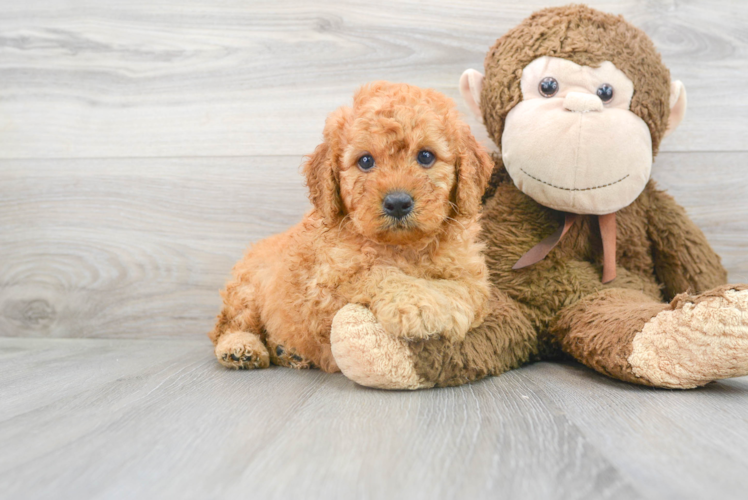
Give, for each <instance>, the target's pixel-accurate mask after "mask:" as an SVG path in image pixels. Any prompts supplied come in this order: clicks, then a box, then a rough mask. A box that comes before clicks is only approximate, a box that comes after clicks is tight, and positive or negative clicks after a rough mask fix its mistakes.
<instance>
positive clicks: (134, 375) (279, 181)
mask: <svg viewBox="0 0 748 500" xmlns="http://www.w3.org/2000/svg"><path fill="white" fill-rule="evenodd" d="M565 3H567V1H565V0H529V1H525V2H515V1H510V0H468V1H465V2H453V1H450V0H432V1H429V2H422V1H418V0H406V1H401V0H382V1H379V2H373V3H372V2H369V1H363V0H340V1H306V0H264V1H250V0H222V1H221V2H209V1H206V0H155V1H154V0H132V1H128V2H122V1H121V0H117V1H115V0H76V1H75V2H66V1H62V0H25V1H24V2H15V1H10V0H0V12H1V14H0V498H2V499H5V498H9V499H26V498H29V499H32V498H33V499H41V498H44V499H47V498H54V499H56V498H81V499H83V498H86V499H87V498H106V499H109V498H139V499H140V498H159V499H162V498H172V497H182V498H200V499H203V498H226V497H229V496H237V497H242V498H247V497H248V498H471V497H473V498H507V499H518V498H519V499H521V498H559V499H561V498H563V499H566V498H571V499H574V498H580V499H581V498H592V499H598V498H622V499H628V498H651V499H660V498H673V499H675V498H677V499H688V498H725V499H729V498H745V491H746V490H747V487H748V452H746V449H748V447H747V446H746V445H747V444H748V422H747V421H746V418H745V415H746V414H748V411H747V410H748V379H736V380H730V381H724V382H720V383H716V384H712V385H710V386H708V387H706V388H703V389H699V390H696V391H689V392H672V391H657V390H650V389H646V388H641V387H633V386H629V385H626V384H622V383H618V382H615V381H611V380H607V379H604V378H602V377H600V376H598V375H596V374H594V373H592V372H590V371H589V370H587V369H585V368H582V367H580V366H578V365H574V364H551V363H539V364H536V365H532V366H528V367H525V368H523V369H520V370H516V371H513V372H510V373H508V374H505V375H503V376H501V377H498V378H494V379H490V380H486V381H483V382H480V383H477V384H474V385H470V386H466V387H460V388H453V389H443V390H433V391H423V392H417V393H405V392H383V391H375V390H369V389H365V388H362V387H358V386H356V385H355V384H353V383H351V382H350V381H348V380H347V379H345V377H343V376H342V375H326V374H323V373H320V372H318V371H305V372H296V371H291V370H286V369H278V368H275V369H269V370H265V371H258V372H252V373H247V372H232V371H227V370H224V369H221V368H220V367H219V366H218V365H217V363H216V362H215V361H214V359H213V357H212V355H211V349H210V344H209V342H208V341H207V339H206V338H205V336H204V335H205V332H206V331H208V330H209V329H210V327H211V325H212V322H213V317H214V315H215V313H216V312H217V311H218V307H219V297H218V289H219V288H220V287H221V286H222V285H223V283H224V281H225V279H226V278H227V276H228V273H229V270H230V268H231V266H232V265H233V263H234V262H235V261H236V260H237V259H238V257H239V256H240V255H241V253H242V251H243V250H244V248H246V246H247V245H248V244H249V243H250V242H251V241H256V240H258V239H261V238H264V237H266V236H269V235H270V234H273V233H276V232H279V231H282V230H284V229H286V228H287V227H289V226H290V225H291V224H293V223H295V222H296V221H298V220H299V218H300V217H301V216H302V214H303V213H304V211H305V210H307V209H308V207H309V205H308V202H307V200H306V195H305V189H304V187H303V181H302V178H301V176H300V175H299V174H298V169H299V166H300V164H301V162H302V158H303V155H304V154H308V153H310V152H311V151H312V150H313V148H314V147H315V146H316V144H317V143H318V141H319V140H320V139H321V133H322V126H323V123H324V119H325V117H326V115H327V114H328V113H329V112H331V111H332V110H334V109H335V108H336V107H338V106H340V105H342V104H346V103H348V102H349V101H350V99H351V96H352V94H353V92H354V90H355V89H356V88H357V87H358V86H359V85H361V84H362V83H364V82H367V81H370V80H378V79H386V80H391V81H404V82H409V83H413V84H417V85H421V86H426V87H432V88H435V89H437V90H440V91H442V92H444V93H446V94H447V95H449V96H451V97H453V98H454V99H455V100H456V102H457V104H458V107H459V108H460V109H461V110H462V111H463V113H464V114H465V117H466V119H467V120H468V122H469V123H470V124H471V127H472V129H473V132H474V133H475V134H476V136H477V137H479V138H480V139H481V140H482V141H484V142H486V143H488V142H487V141H488V139H487V136H486V133H485V130H484V128H483V126H482V125H481V124H480V123H478V122H477V121H475V120H474V119H472V117H470V116H469V114H468V113H467V109H466V108H465V106H464V105H463V104H462V102H461V101H460V99H459V98H458V92H457V80H458V78H459V76H460V74H461V73H462V71H463V70H464V69H466V68H469V67H473V68H479V69H480V68H481V67H482V61H483V57H484V54H485V52H486V50H487V49H488V47H489V46H490V45H491V44H492V43H493V42H494V40H495V39H496V38H497V37H498V36H500V35H501V34H502V33H504V32H505V31H506V30H507V29H509V28H511V27H512V26H514V25H515V24H516V23H517V22H519V21H520V20H521V19H523V18H524V17H526V16H527V15H528V14H529V13H530V12H532V11H533V10H535V9H537V8H540V7H544V6H549V5H561V4H565ZM590 4H591V5H593V6H595V7H599V8H601V9H604V10H607V11H609V12H614V13H621V14H624V15H625V16H626V17H627V18H628V19H629V20H630V21H632V22H633V23H635V24H636V25H638V26H640V27H642V28H643V29H644V30H645V31H647V33H648V34H649V35H650V36H651V37H652V38H653V39H654V41H655V43H656V44H657V46H658V48H659V49H660V50H661V52H662V55H663V59H664V61H665V63H666V64H667V65H668V66H669V67H670V69H671V72H672V75H673V77H674V78H678V79H680V80H682V81H683V82H684V83H685V85H686V87H687V89H688V97H689V112H688V115H687V117H686V119H685V121H684V122H683V124H682V125H681V127H680V128H679V130H678V131H677V132H676V133H675V134H674V135H673V136H671V137H669V138H667V139H666V140H665V142H664V143H663V145H662V148H661V149H662V153H661V155H660V156H659V157H658V159H657V161H656V163H655V166H654V170H653V177H654V178H655V179H656V180H658V182H659V183H660V185H661V186H663V187H666V188H668V189H669V190H670V191H671V192H672V193H673V194H674V195H675V197H676V199H678V200H679V201H680V202H681V203H682V204H683V205H684V206H685V207H686V208H687V210H688V211H689V213H690V215H691V216H692V217H693V218H694V220H695V221H696V222H697V223H698V224H699V225H700V226H701V227H702V228H703V229H704V231H705V233H706V234H707V236H708V238H709V240H710V242H711V243H712V244H713V245H714V247H715V248H716V249H717V250H718V251H719V252H720V254H721V255H722V256H723V261H724V263H725V265H726V267H727V268H728V270H729V272H730V279H731V280H732V281H734V282H748V202H747V201H746V200H748V170H746V165H747V164H748V146H747V144H746V138H748V94H746V93H745V92H743V89H742V83H743V82H744V81H745V80H746V77H748V30H746V28H745V27H746V26H748V2H744V1H742V0H732V1H720V2H716V1H697V0H678V1H674V0H656V1H651V0H607V1H593V2H590Z"/></svg>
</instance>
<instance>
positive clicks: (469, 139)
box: [455, 123, 494, 217]
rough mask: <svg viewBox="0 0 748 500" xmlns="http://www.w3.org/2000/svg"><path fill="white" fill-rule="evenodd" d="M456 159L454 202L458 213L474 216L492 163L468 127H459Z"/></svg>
mask: <svg viewBox="0 0 748 500" xmlns="http://www.w3.org/2000/svg"><path fill="white" fill-rule="evenodd" d="M459 137H460V144H459V147H458V159H457V190H456V195H455V198H456V200H455V201H456V204H457V210H458V215H460V216H463V217H474V216H475V215H477V214H478V212H479V211H480V207H481V198H482V197H483V193H484V191H485V190H486V186H487V185H488V180H489V179H490V178H491V173H492V172H493V168H494V163H493V160H492V159H491V156H490V155H489V154H488V151H486V148H484V147H483V146H481V145H480V144H479V143H478V141H476V140H475V137H473V134H472V133H471V132H470V127H469V126H468V125H467V124H466V123H463V124H462V126H461V128H460V134H459Z"/></svg>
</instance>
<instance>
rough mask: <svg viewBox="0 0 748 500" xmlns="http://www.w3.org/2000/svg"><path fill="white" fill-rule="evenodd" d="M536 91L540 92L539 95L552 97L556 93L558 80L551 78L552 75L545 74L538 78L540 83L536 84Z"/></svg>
mask: <svg viewBox="0 0 748 500" xmlns="http://www.w3.org/2000/svg"><path fill="white" fill-rule="evenodd" d="M538 92H540V95H542V96H543V97H553V96H554V95H556V92H558V80H556V79H555V78H553V77H552V76H546V77H545V78H543V79H542V80H540V85H538Z"/></svg>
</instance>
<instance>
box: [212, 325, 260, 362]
mask: <svg viewBox="0 0 748 500" xmlns="http://www.w3.org/2000/svg"><path fill="white" fill-rule="evenodd" d="M215 353H216V358H218V362H219V363H221V364H222V365H223V366H225V367H227V368H234V369H237V370H239V369H241V370H251V369H254V368H267V367H268V366H270V356H269V355H268V350H267V349H266V348H265V345H264V344H263V343H262V340H260V337H258V336H257V335H255V334H254V333H250V332H241V331H235V332H227V333H224V334H223V335H221V336H220V337H219V338H218V343H217V344H216V349H215Z"/></svg>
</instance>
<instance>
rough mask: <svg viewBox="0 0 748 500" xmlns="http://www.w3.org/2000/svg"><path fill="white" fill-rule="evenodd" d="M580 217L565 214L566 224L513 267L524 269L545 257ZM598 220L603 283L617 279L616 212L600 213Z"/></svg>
mask: <svg viewBox="0 0 748 500" xmlns="http://www.w3.org/2000/svg"><path fill="white" fill-rule="evenodd" d="M579 217H580V216H579V215H577V214H570V213H566V214H564V225H563V226H559V228H558V229H556V231H555V232H554V233H553V234H552V235H550V236H548V237H547V238H544V239H543V241H541V242H540V243H538V244H537V245H535V246H534V247H532V248H531V249H530V250H529V251H528V252H527V253H526V254H524V255H523V256H522V257H521V258H520V259H519V260H518V261H517V263H516V264H514V265H513V266H512V269H515V270H516V269H522V268H523V267H527V266H531V265H533V264H537V263H538V262H540V261H541V260H543V259H545V258H546V256H547V255H548V254H549V253H550V252H551V250H553V249H554V248H555V247H556V245H558V244H559V243H560V242H561V240H562V239H563V238H564V236H566V233H568V232H569V229H570V228H571V226H573V225H574V222H576V221H577V220H578V219H579ZM597 220H598V223H599V225H600V236H601V238H602V240H603V283H610V282H611V281H613V280H614V279H616V214H615V212H614V213H612V214H605V215H599V216H598V217H597Z"/></svg>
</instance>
